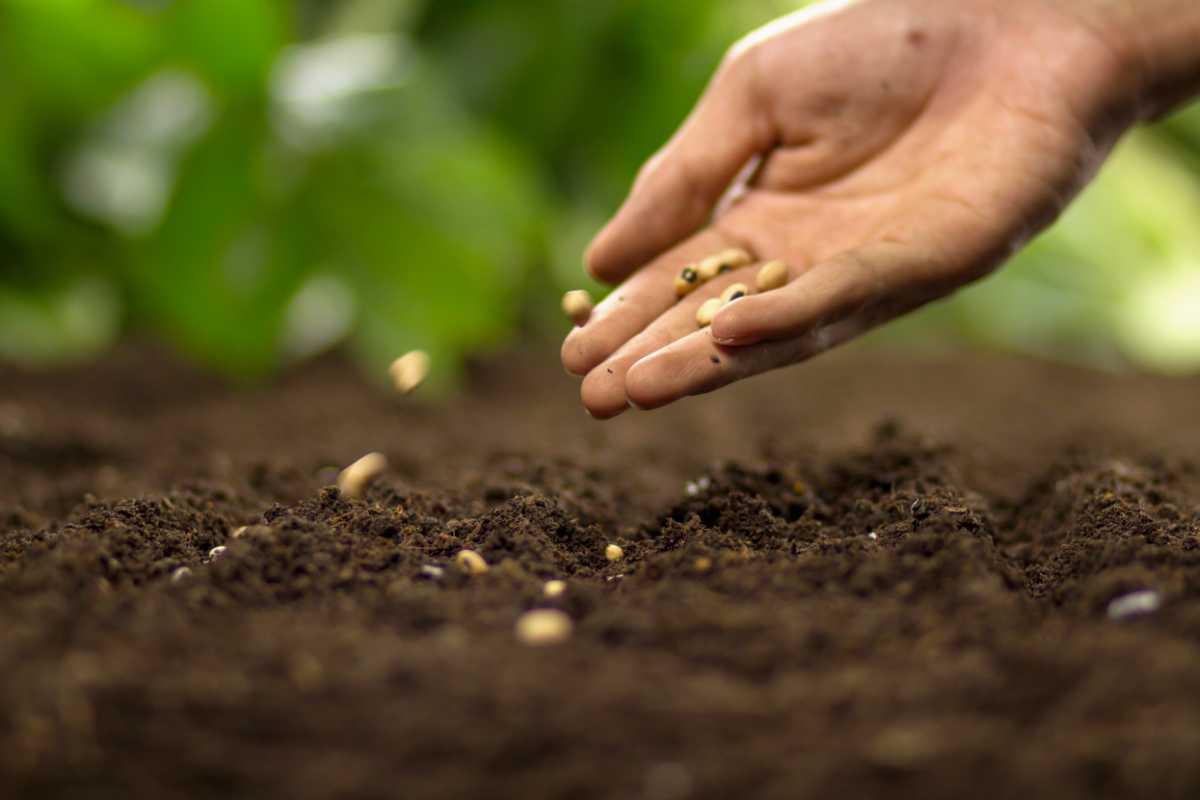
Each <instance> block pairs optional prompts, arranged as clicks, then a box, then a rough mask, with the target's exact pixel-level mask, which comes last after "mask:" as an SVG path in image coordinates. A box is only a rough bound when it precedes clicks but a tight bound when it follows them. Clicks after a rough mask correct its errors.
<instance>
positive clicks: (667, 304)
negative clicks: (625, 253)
mask: <svg viewBox="0 0 1200 800" xmlns="http://www.w3.org/2000/svg"><path fill="white" fill-rule="evenodd" d="M733 246H734V244H733V242H731V241H730V240H729V239H728V238H726V237H725V236H723V235H722V234H720V233H718V232H716V231H714V230H711V229H710V230H706V231H702V232H701V233H698V234H696V235H695V236H693V237H692V238H691V239H688V240H687V241H686V242H684V243H683V244H681V245H679V246H678V247H676V248H674V249H673V250H671V251H670V252H668V253H666V254H664V255H662V256H659V257H658V258H657V259H655V260H654V261H653V262H651V263H650V264H649V265H648V266H646V267H645V268H644V269H641V270H638V271H637V272H636V273H634V274H633V275H632V276H631V277H630V278H629V279H628V280H626V281H625V282H624V283H623V284H621V286H619V287H618V288H617V289H615V290H613V292H612V293H611V294H609V296H608V297H606V298H604V300H603V301H601V302H600V303H599V304H598V305H597V306H596V308H595V310H594V311H593V312H592V316H591V318H590V319H589V320H588V322H587V324H586V325H584V326H582V327H578V328H575V329H573V330H572V331H571V332H570V333H569V334H568V335H567V338H566V340H565V341H564V342H563V346H562V362H563V366H564V367H566V369H567V371H568V372H572V373H574V374H576V375H586V374H587V373H588V372H590V371H591V370H592V369H594V368H595V367H596V365H597V364H599V363H600V362H602V361H604V360H605V359H606V358H608V357H609V356H611V355H612V354H613V353H615V352H616V351H617V349H618V348H620V347H621V345H623V344H625V342H627V341H629V340H630V339H631V338H633V337H634V336H635V335H637V334H638V333H639V332H640V331H642V330H643V329H644V328H645V327H646V326H647V325H649V324H650V323H651V322H653V321H654V320H655V319H657V318H658V317H659V316H660V315H661V314H662V313H663V312H664V311H666V310H667V309H669V308H671V306H673V305H675V304H676V303H677V302H678V301H679V298H678V297H677V296H676V294H675V278H676V276H678V275H679V273H680V271H682V269H683V268H684V267H685V266H687V265H688V264H692V263H695V262H696V261H699V260H700V259H702V258H705V257H706V256H710V255H712V254H714V253H717V252H720V251H721V250H726V249H728V248H730V247H733Z"/></svg>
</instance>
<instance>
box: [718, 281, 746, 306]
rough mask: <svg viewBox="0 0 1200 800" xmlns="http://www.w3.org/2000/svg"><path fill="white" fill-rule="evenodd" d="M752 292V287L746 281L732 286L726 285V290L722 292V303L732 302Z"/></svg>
mask: <svg viewBox="0 0 1200 800" xmlns="http://www.w3.org/2000/svg"><path fill="white" fill-rule="evenodd" d="M748 294H750V287H749V286H747V285H746V284H744V283H735V284H733V285H732V286H727V287H725V291H723V292H721V304H722V305H724V304H726V303H732V302H733V301H734V300H740V299H742V298H743V297H745V296H746V295H748Z"/></svg>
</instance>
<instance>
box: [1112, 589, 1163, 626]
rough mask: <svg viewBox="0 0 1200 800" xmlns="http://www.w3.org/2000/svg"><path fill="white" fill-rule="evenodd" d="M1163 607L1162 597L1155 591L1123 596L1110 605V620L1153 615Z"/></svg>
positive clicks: (1148, 590)
mask: <svg viewBox="0 0 1200 800" xmlns="http://www.w3.org/2000/svg"><path fill="white" fill-rule="evenodd" d="M1161 606H1162V595H1160V594H1159V593H1158V592H1156V591H1154V590H1153V589H1142V590H1141V591H1137V592H1131V593H1129V594H1126V595H1122V596H1120V597H1118V598H1116V599H1115V600H1113V601H1112V602H1111V603H1109V604H1108V618H1109V619H1128V618H1129V617H1136V616H1138V615H1139V614H1152V613H1154V612H1155V611H1158V609H1159V608H1160V607H1161Z"/></svg>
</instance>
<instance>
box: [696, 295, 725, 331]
mask: <svg viewBox="0 0 1200 800" xmlns="http://www.w3.org/2000/svg"><path fill="white" fill-rule="evenodd" d="M723 305H724V303H722V302H721V298H719V297H712V298H709V299H708V300H705V301H704V303H703V304H701V306H700V308H698V309H696V324H697V325H699V326H700V327H701V328H706V327H708V326H709V325H712V321H713V317H715V316H716V315H717V312H718V311H720V310H721V306H723Z"/></svg>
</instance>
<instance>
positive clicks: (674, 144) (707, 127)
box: [586, 48, 774, 283]
mask: <svg viewBox="0 0 1200 800" xmlns="http://www.w3.org/2000/svg"><path fill="white" fill-rule="evenodd" d="M755 57H756V56H755V51H754V48H750V49H748V50H744V51H741V52H739V53H738V54H737V55H734V56H730V57H729V58H727V59H726V60H725V62H724V64H722V66H721V68H720V69H719V70H718V71H717V74H716V76H715V77H714V78H713V80H712V83H711V84H710V85H709V88H708V89H707V90H706V92H705V94H704V96H703V97H702V98H701V99H700V102H699V104H698V105H697V106H696V108H695V110H694V111H693V112H692V114H691V116H689V117H688V119H687V121H686V122H685V123H684V124H683V127H682V128H680V130H679V131H678V133H676V134H675V136H674V137H673V138H672V139H671V140H670V141H669V142H668V143H667V144H666V146H665V147H664V148H663V149H662V150H660V151H659V152H658V154H656V155H655V156H654V157H653V158H651V159H650V160H649V161H648V162H647V163H646V164H645V166H643V167H642V170H641V172H640V173H639V174H638V178H637V180H636V181H635V182H634V185H633V189H632V191H631V192H630V194H629V197H628V198H627V199H626V200H625V203H624V204H623V205H622V207H621V209H620V211H618V212H617V214H616V216H615V217H614V218H613V219H612V221H611V222H609V224H608V225H607V226H606V227H605V228H604V230H602V231H601V232H600V234H599V235H598V236H597V237H596V239H595V240H594V241H593V242H592V245H591V247H590V248H589V249H588V253H587V257H586V263H587V268H588V271H589V272H590V273H591V274H592V275H593V276H595V277H596V278H597V279H599V280H602V281H606V282H609V283H616V282H618V281H621V280H623V279H624V278H626V277H627V276H628V275H629V274H630V273H632V272H633V271H634V270H636V269H638V268H639V267H641V266H642V265H643V264H645V263H647V262H649V261H651V260H653V259H654V258H655V257H656V256H658V255H659V254H660V253H662V252H663V251H665V250H667V249H669V248H670V247H672V246H674V245H675V244H678V243H679V242H681V241H682V240H684V239H685V238H687V237H688V236H690V235H692V234H693V233H695V232H696V231H698V230H699V229H700V228H702V227H703V226H704V225H705V224H707V223H708V221H709V219H710V218H711V216H712V213H713V209H714V208H715V207H716V205H717V203H718V202H719V201H720V199H721V197H722V196H723V195H724V194H725V191H726V190H727V189H728V188H729V186H730V185H731V184H732V183H733V181H734V179H735V178H737V176H738V174H739V173H740V172H741V171H742V169H743V168H744V167H746V166H747V164H749V162H750V160H751V159H752V158H753V157H754V156H755V155H758V154H759V153H762V152H764V151H766V150H767V149H769V148H770V146H771V144H772V141H773V139H774V134H773V133H772V126H771V122H770V116H769V114H768V113H767V110H766V109H765V108H762V107H760V106H759V105H758V103H757V101H756V98H757V97H758V93H757V91H756V87H755V85H754V83H755V80H756V78H755V67H754V63H753V62H754V59H755Z"/></svg>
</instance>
